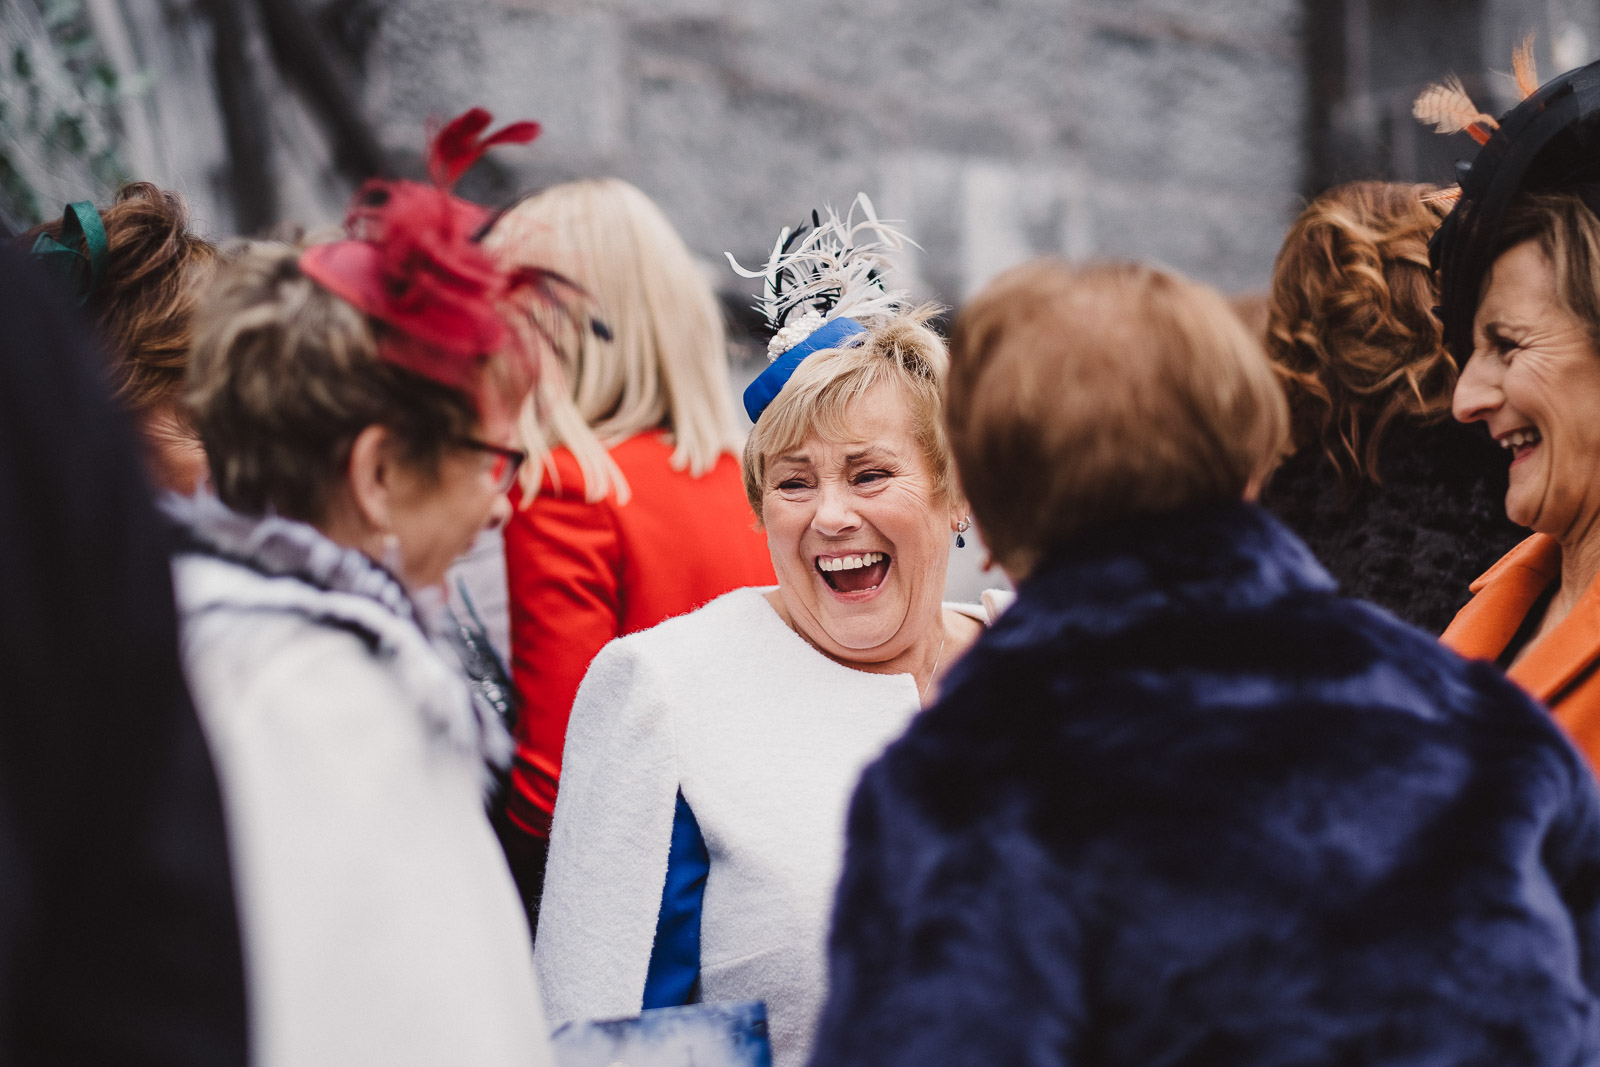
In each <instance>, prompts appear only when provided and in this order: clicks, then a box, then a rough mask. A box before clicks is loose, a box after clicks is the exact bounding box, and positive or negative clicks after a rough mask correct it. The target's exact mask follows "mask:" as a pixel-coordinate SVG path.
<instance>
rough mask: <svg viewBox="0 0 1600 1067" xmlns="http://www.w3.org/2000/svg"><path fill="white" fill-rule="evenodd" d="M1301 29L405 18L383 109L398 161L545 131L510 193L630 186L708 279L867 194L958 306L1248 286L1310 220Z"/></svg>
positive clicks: (1242, 14) (1107, 17) (1295, 7)
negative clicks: (1156, 265)
mask: <svg viewBox="0 0 1600 1067" xmlns="http://www.w3.org/2000/svg"><path fill="white" fill-rule="evenodd" d="M1298 29H1299V4H1298V3H1296V2H1294V0H1201V2H1180V0H1123V2H1105V0H1098V2H1080V3H1074V2H1068V0H988V2H983V0H978V2H973V0H876V2H872V3H864V2H861V0H748V2H744V3H734V2H731V0H600V2H593V3H578V2H576V0H455V2H446V0H396V2H394V3H391V4H389V5H387V6H386V7H385V10H384V14H383V19H382V23H381V28H380V31H379V34H378V37H377V41H376V44H375V46H374V48H373V50H372V53H371V54H370V55H369V57H368V79H367V83H366V85H367V97H366V101H365V103H366V105H367V107H368V109H369V111H370V112H371V113H372V114H373V115H374V116H375V117H377V118H378V120H379V121H380V123H381V129H382V132H383V136H384V138H385V140H386V142H387V143H389V144H390V145H391V146H393V147H394V148H395V149H396V150H397V151H398V152H402V153H403V152H404V151H405V149H406V147H407V145H409V144H415V143H416V141H417V138H418V129H419V126H420V124H421V122H422V121H423V119H425V118H426V117H427V116H429V115H440V114H448V113H451V112H453V111H456V110H459V109H460V108H463V107H465V106H467V105H468V104H470V103H479V102H481V103H484V104H486V105H487V106H489V107H490V108H491V109H493V110H496V111H497V113H499V114H501V115H502V116H503V117H508V118H509V117H512V116H520V115H532V116H535V117H537V118H539V119H540V121H542V122H543V123H544V124H545V127H546V136H545V138H544V139H543V140H541V141H540V142H539V144H538V145H536V146H535V147H534V148H533V149H532V150H531V151H528V152H517V153H512V152H507V153H502V154H501V164H500V165H501V166H502V168H503V169H504V171H505V178H504V184H505V185H506V186H507V187H509V186H530V185H534V186H536V185H539V184H543V183H545V182H548V181H553V180H559V179H562V178H567V177H571V176H576V175H585V174H603V173H615V174H620V175H622V176H623V177H626V178H628V179H630V180H632V181H634V182H636V183H637V184H639V185H640V186H641V187H642V188H644V189H645V190H646V191H647V192H649V193H650V194H651V195H652V196H654V197H656V198H657V199H658V200H659V201H660V202H661V203H662V205H663V207H664V208H665V209H666V210H667V213H668V214H669V215H670V216H671V217H672V219H673V220H674V222H675V223H676V224H677V225H678V226H679V228H680V229H681V230H682V231H683V232H684V235H685V237H686V238H687V239H688V240H689V242H690V244H691V246H692V247H693V248H694V249H695V250H696V251H697V252H698V253H700V254H701V255H702V256H703V257H705V259H706V260H707V261H708V263H713V264H715V263H718V262H720V260H721V258H722V257H721V253H722V252H723V251H732V252H733V253H734V254H735V255H737V256H739V257H740V259H741V260H744V261H750V260H756V259H759V258H760V257H762V256H763V255H764V254H765V252H766V250H767V248H768V247H769V244H770V241H771V239H772V237H773V235H775V234H776V232H777V230H778V228H779V227H780V226H782V225H784V224H786V223H792V222H793V221H795V220H797V219H799V218H801V217H803V215H804V213H805V212H806V211H808V210H809V209H810V208H811V207H812V206H814V205H820V204H823V203H833V204H839V205H843V204H845V203H847V202H848V201H849V200H850V199H851V197H852V196H853V195H854V194H855V192H856V191H857V190H858V189H862V190H866V191H867V192H868V193H869V194H871V195H872V196H873V197H874V199H875V201H876V203H877V206H878V208H879V211H880V212H881V213H882V214H884V215H885V216H888V217H894V218H899V219H903V220H904V221H905V222H906V225H907V229H908V230H909V231H910V232H911V233H912V235H913V236H914V237H916V238H917V240H918V241H919V242H920V243H921V244H922V246H923V251H922V252H921V253H920V254H918V255H916V256H914V257H912V259H910V260H909V261H908V262H907V264H906V269H905V271H904V274H903V277H902V279H900V280H901V281H902V282H904V283H907V284H910V285H911V286H912V287H913V288H914V289H915V290H916V291H917V293H918V294H919V295H921V296H927V297H931V298H937V299H940V300H943V301H945V302H947V303H951V302H955V301H958V300H960V299H961V298H963V297H965V296H967V295H970V294H971V292H972V291H973V290H974V289H975V288H977V287H978V286H980V285H982V283H983V282H985V281H987V280H988V279H989V278H991V277H993V276H994V274H996V273H997V272H999V271H1000V270H1003V269H1004V268H1006V267H1008V266H1011V265H1013V264H1014V263H1016V262H1019V261H1021V260H1023V259H1026V258H1029V257H1031V256H1035V255H1040V254H1056V255H1068V256H1084V255H1088V254H1092V253H1095V252H1111V253H1116V254H1120V255H1135V256H1153V257H1157V258H1161V259H1164V260H1166V261H1167V262H1169V263H1171V264H1173V265H1175V266H1178V267H1181V268H1183V269H1186V270H1189V271H1191V272H1194V273H1196V274H1198V275H1199V276H1200V277H1202V278H1204V279H1205V280H1208V281H1212V282H1214V283H1216V284H1219V285H1222V286H1225V287H1228V288H1251V287H1258V286H1260V285H1262V284H1263V283H1264V282H1265V280H1266V278H1267V275H1268V272H1269V270H1270V267H1271V262H1272V257H1273V254H1274V253H1275V251H1276V247H1277V241H1278V238H1279V236H1280V235H1281V231H1282V227H1283V225H1284V224H1285V223H1286V222H1287V220H1288V218H1289V217H1290V215H1291V214H1292V212H1293V211H1294V209H1295V207H1296V205H1297V199H1296V193H1297V190H1298V188H1299V183H1300V179H1301V174H1300V166H1301V159H1302V155H1303V146H1302V144H1301V140H1300V137H1299V129H1300V122H1301V115H1302V111H1303V107H1304V97H1303V88H1302V82H1303V78H1302V72H1301V65H1300V59H1299V52H1298V47H1299V42H1298V37H1297V34H1298ZM721 279H722V285H723V286H724V288H725V289H726V290H728V291H729V293H730V295H731V296H732V299H734V300H735V301H738V300H739V299H741V297H740V296H738V295H733V294H737V293H738V292H739V290H740V288H741V286H742V285H743V284H744V283H742V282H741V281H740V280H739V279H737V278H736V277H735V276H734V275H733V274H732V273H731V272H726V271H724V272H723V273H722V274H721Z"/></svg>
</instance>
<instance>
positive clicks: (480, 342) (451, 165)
mask: <svg viewBox="0 0 1600 1067" xmlns="http://www.w3.org/2000/svg"><path fill="white" fill-rule="evenodd" d="M491 118H492V117H491V116H490V114H489V112H487V111H485V110H483V109H482V108H473V109H472V110H471V111H468V112H466V113H465V114H463V115H461V116H459V117H457V118H455V119H452V120H451V121H450V122H448V123H446V124H445V126H444V127H443V128H442V129H440V130H439V131H438V132H437V133H436V134H434V136H433V138H432V141H431V143H430V145H429V148H428V174H429V177H430V178H431V179H432V184H431V185H425V184H422V183H420V182H413V181H404V180H396V181H389V180H382V179H373V180H371V181H368V182H367V183H366V184H365V185H363V186H362V187H361V188H360V189H359V190H358V191H357V192H356V195H355V198H354V200H353V201H352V202H351V206H350V211H349V214H348V215H347V216H346V218H345V229H346V231H347V232H348V233H349V238H348V239H347V240H343V241H335V242H332V243H330V244H322V245H313V246H312V247H310V248H308V249H306V251H305V252H304V253H303V254H302V255H301V256H300V269H301V270H303V271H304V272H305V273H306V275H307V276H308V277H310V278H312V279H313V280H314V281H316V282H317V283H318V284H320V285H321V286H323V287H324V288H325V289H327V290H328V291H329V292H331V293H333V294H334V295H335V296H338V297H340V298H342V299H344V300H346V301H348V302H349V303H351V304H353V305H354V306H355V307H356V308H358V309H360V310H361V311H362V312H364V313H366V314H367V315H368V316H369V317H371V318H373V319H375V320H377V321H378V322H380V323H382V324H384V325H385V326H386V327H388V328H389V329H387V330H385V331H382V333H381V335H380V337H379V344H378V352H379V355H380V356H381V357H382V358H383V359H386V360H388V361H389V362H391V363H395V364H398V365H399V366H402V367H404V368H406V369H407V370H409V371H412V372H413V373H416V374H420V375H422V376H423V377H425V378H429V379H431V380H433V381H435V382H438V383H439V384H441V385H445V386H449V387H450V388H452V389H459V390H461V391H463V392H465V393H467V394H469V395H471V396H472V397H474V399H475V400H476V401H477V404H478V412H479V415H480V416H481V417H484V418H488V417H489V415H490V414H491V411H490V410H486V409H494V408H495V407H496V406H497V402H499V403H504V404H506V405H508V406H509V407H510V408H511V410H512V411H514V410H515V406H516V405H517V404H518V403H520V401H521V398H522V396H523V395H525V394H526V393H527V391H528V389H529V388H530V387H531V386H532V384H533V381H534V377H535V375H536V373H537V369H538V354H539V353H538V349H539V348H540V347H541V345H540V343H539V342H540V341H548V335H543V331H542V330H540V329H539V327H538V325H537V322H536V321H535V320H534V319H533V318H532V317H530V316H529V315H528V311H529V310H530V309H531V306H532V304H533V303H536V302H543V303H547V304H552V305H555V306H557V307H558V308H560V309H561V310H562V311H563V312H564V311H565V310H566V308H565V300H564V299H563V297H572V296H576V295H579V293H580V290H578V289H577V287H576V286H574V285H573V284H572V283H570V282H568V281H567V280H566V279H565V278H563V277H561V276H560V275H558V274H555V273H553V272H551V271H545V270H541V269H539V268H536V267H523V268H519V269H517V270H515V271H510V270H506V269H505V268H503V267H501V266H500V265H499V264H498V263H497V262H496V261H495V260H494V258H493V257H491V256H490V255H489V253H488V252H486V251H485V250H484V248H483V246H482V245H481V244H480V243H479V237H481V235H482V231H483V229H484V228H485V226H486V224H487V223H488V222H489V221H490V213H489V211H488V210H487V209H485V208H482V207H480V206H478V205H477V204H472V203H469V202H467V201H465V200H462V199H460V198H459V197H456V196H454V195H452V194H451V192H450V190H451V189H452V188H453V187H454V186H455V183H456V181H457V180H458V179H459V178H460V177H461V175H463V174H464V173H466V172H467V170H468V169H469V168H470V167H471V166H472V165H473V164H474V163H476V162H477V161H478V160H479V159H480V158H481V157H482V156H483V153H484V152H485V151H487V150H488V149H489V148H491V147H493V146H495V145H498V144H527V143H529V142H530V141H532V140H533V139H534V138H535V137H537V136H538V135H539V125H538V123H535V122H514V123H512V124H510V125H509V126H506V127H504V128H502V129H500V130H497V131H495V132H494V133H492V134H489V135H488V136H484V135H483V134H484V131H485V130H486V129H488V127H489V123H490V121H491ZM524 324H525V325H526V329H524V328H522V327H523V326H524ZM530 330H531V331H538V332H537V333H536V334H533V335H530V333H529V331H530ZM491 361H500V362H501V363H502V366H501V367H497V368H495V370H496V371H497V373H493V374H490V373H488V372H489V370H490V364H491ZM491 380H492V381H493V386H494V387H493V388H490V382H491Z"/></svg>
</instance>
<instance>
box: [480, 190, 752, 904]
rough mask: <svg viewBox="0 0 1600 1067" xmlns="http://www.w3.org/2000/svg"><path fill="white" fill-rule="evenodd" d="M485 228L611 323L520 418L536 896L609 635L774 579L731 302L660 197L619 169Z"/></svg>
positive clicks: (516, 781) (580, 343) (518, 865)
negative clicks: (746, 430)
mask: <svg viewBox="0 0 1600 1067" xmlns="http://www.w3.org/2000/svg"><path fill="white" fill-rule="evenodd" d="M487 243H488V244H489V246H490V247H491V248H494V249H496V250H497V251H498V252H499V254H500V255H501V256H502V258H504V259H507V260H509V261H511V262H513V263H514V262H517V261H518V260H519V259H520V258H521V254H522V253H524V252H526V253H527V255H529V256H533V255H535V254H537V255H538V256H539V257H540V261H541V262H546V263H552V264H553V265H556V266H558V267H559V268H560V269H562V270H563V271H565V272H566V273H567V274H568V276H569V277H571V278H572V279H573V280H574V281H576V282H577V283H578V284H580V285H582V286H583V287H584V288H585V289H586V290H588V292H589V294H590V295H591V296H592V297H593V298H594V301H595V304H596V306H597V307H598V308H599V309H600V313H601V314H602V315H603V316H604V318H605V322H606V325H607V327H608V328H607V329H606V330H605V331H604V333H605V334H608V335H609V337H606V336H598V335H596V334H594V333H589V332H585V333H584V335H583V336H581V337H575V338H572V339H571V340H572V341H573V344H572V345H570V346H569V347H568V349H567V350H568V351H576V352H577V355H576V357H575V358H574V359H573V361H572V362H571V364H570V365H569V366H568V367H567V368H566V369H565V371H564V372H562V371H555V372H553V373H547V374H546V375H545V377H544V379H543V380H542V381H541V383H540V387H539V396H538V405H539V413H538V414H539V418H538V419H534V418H533V417H531V416H532V409H531V408H530V411H529V413H528V417H525V418H524V420H523V437H524V443H525V445H526V447H527V448H528V451H529V453H530V456H531V458H532V459H533V460H534V462H531V463H529V464H527V466H526V467H525V468H524V471H525V474H524V481H523V483H522V485H521V487H520V493H519V494H517V500H516V503H517V504H518V507H517V508H516V510H515V512H514V513H513V516H512V518H511V520H510V522H509V523H508V524H507V526H506V529H505V552H506V580H507V587H508V595H509V607H510V615H511V666H512V680H513V683H514V685H515V687H516V690H517V694H518V696H519V698H520V701H521V714H520V718H519V721H518V727H517V752H516V757H515V760H514V763H513V766H512V774H511V784H512V785H511V793H510V799H509V803H508V811H507V812H506V814H507V816H508V821H509V822H510V824H511V830H512V836H513V837H514V838H519V839H520V841H517V840H513V841H510V842H507V850H508V853H509V854H510V856H511V859H512V865H513V868H514V869H515V870H516V872H517V875H518V882H519V884H521V886H522V888H523V891H524V895H525V896H527V897H528V898H530V902H531V900H533V899H536V898H537V892H538V885H539V883H540V882H541V881H542V870H543V855H544V849H545V845H546V842H547V840H548V837H549V833H550V815H551V812H552V811H553V810H554V809H555V800H556V789H557V785H558V783H559V781H560V775H561V751H562V746H563V743H564V741H565V738H566V732H567V717H568V715H569V714H570V713H571V711H572V702H573V699H574V697H575V696H576V695H577V691H578V684H579V683H580V682H581V681H582V680H583V676H584V673H585V672H586V671H587V670H588V668H589V662H590V660H592V659H593V658H594V656H595V654H596V653H597V652H599V651H600V649H601V647H602V646H603V645H605V644H606V642H608V641H610V640H612V639H613V638H616V637H621V636H623V635H625V634H630V633H634V632H635V631H638V630H645V629H648V628H650V627H652V626H654V625H656V624H657V623H659V622H662V621H664V620H666V619H669V618H671V617H672V616H674V615H681V614H684V613H686V612H689V611H692V610H694V609H695V608H697V607H699V606H700V605H702V604H704V603H706V602H707V601H710V600H712V599H714V598H716V597H718V596H720V595H722V594H723V593H726V592H728V591H730V590H733V589H737V588H741V587H743V586H750V585H770V584H772V583H773V582H774V580H775V579H774V577H773V572H772V561H771V557H770V555H769V554H768V552H767V544H766V539H765V538H764V537H763V536H761V535H760V534H759V533H758V532H757V531H756V528H755V517H754V516H753V515H752V514H751V512H750V507H749V504H748V503H746V501H745V495H744V483H743V479H742V475H741V474H740V470H739V462H738V459H737V458H736V457H737V451H738V449H739V448H740V447H741V445H742V443H743V434H742V433H741V431H740V426H739V422H738V417H737V415H736V414H735V411H734V405H733V394H732V389H731V386H730V384H729V379H728V356H727V347H726V341H725V338H724V334H723V326H722V314H721V309H720V308H719V307H718V305H717V302H716V297H715V295H714V294H713V293H712V291H711V286H710V285H709V283H708V282H707V281H706V280H705V278H704V276H703V274H702V273H701V271H700V268H699V266H698V265H697V264H696V263H695V260H694V258H693V256H692V255H691V254H690V252H689V250H688V248H686V247H685V246H684V243H683V241H682V239H681V238H679V236H678V234H677V233H676V232H675V231H674V230H673V228H672V224H671V223H670V222H669V221H668V220H667V218H666V216H665V215H663V214H662V212H661V210H660V209H659V208H658V207H657V206H656V205H655V204H654V203H652V202H651V200H650V199H649V198H648V197H646V196H645V195H644V194H643V193H642V192H640V191H639V190H638V189H636V188H634V187H633V186H632V185H629V184H628V183H626V182H623V181H620V180H617V179H614V178H613V179H602V180H591V181H578V182H570V183H567V184H564V185H558V186H554V187H552V188H550V189H547V190H545V191H544V192H542V193H540V194H538V195H536V196H533V197H531V198H529V199H527V200H524V201H523V202H521V203H520V204H518V205H517V206H516V207H514V208H512V209H511V210H510V211H508V212H507V213H506V215H505V216H504V217H503V218H502V219H501V220H500V221H499V222H498V223H497V224H496V225H495V228H494V230H493V231H492V233H491V234H490V236H489V238H488V241H487ZM548 325H549V327H550V328H552V329H562V328H563V326H564V324H563V323H561V322H553V323H550V324H548ZM519 844H520V846H521V847H519Z"/></svg>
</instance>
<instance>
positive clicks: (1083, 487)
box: [945, 260, 1289, 574]
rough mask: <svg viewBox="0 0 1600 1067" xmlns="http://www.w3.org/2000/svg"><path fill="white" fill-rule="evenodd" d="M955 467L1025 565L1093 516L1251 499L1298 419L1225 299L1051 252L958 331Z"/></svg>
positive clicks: (988, 528) (1001, 555)
mask: <svg viewBox="0 0 1600 1067" xmlns="http://www.w3.org/2000/svg"><path fill="white" fill-rule="evenodd" d="M945 411H946V418H947V419H948V420H949V428H950V442H951V447H952V449H953V450H954V452H955V459H956V466H957V468H958V469H959V470H960V473H961V478H962V484H963V485H964V486H965V488H966V493H967V500H968V502H969V503H970V504H971V506H972V512H973V515H974V516H975V517H976V518H977V520H978V524H979V525H980V526H981V527H982V532H983V537H984V541H985V543H986V544H987V545H988V546H989V549H990V551H991V552H993V553H994V557H995V559H996V560H997V561H999V562H1000V564H1001V565H1002V566H1004V567H1005V568H1006V569H1007V571H1009V572H1010V573H1012V574H1025V573H1027V572H1028V571H1029V570H1031V569H1032V568H1033V566H1034V564H1035V563H1036V562H1037V561H1038V559H1039V558H1040V556H1042V555H1043V554H1044V553H1045V552H1046V551H1048V550H1049V549H1050V548H1051V546H1053V545H1055V544H1057V543H1059V542H1061V541H1063V540H1065V539H1067V538H1069V537H1071V536H1072V535H1073V534H1074V533H1077V532H1078V531H1080V530H1082V529H1084V528H1086V527H1089V526H1091V525H1094V524H1097V523H1101V522H1106V521H1108V520H1112V519H1116V518H1120V517H1123V516H1128V515H1136V514H1151V513H1158V512H1163V511H1170V510H1173V509H1176V508H1180V507H1184V506H1186V505H1189V504H1196V503H1200V502H1202V501H1205V500H1211V499H1235V500H1237V499H1239V498H1241V497H1242V496H1243V495H1244V493H1245V491H1246V489H1247V488H1248V487H1249V486H1251V485H1252V484H1255V483H1259V481H1260V480H1261V479H1263V478H1265V477H1266V475H1267V474H1268V473H1269V472H1270V471H1271V469H1272V467H1273V465H1274V464H1275V463H1276V462H1277V459H1278V456H1279V454H1280V452H1281V450H1282V448H1283V445H1284V442H1285V440H1286V439H1287V437H1288V428H1289V413H1288V406H1287V404H1286V403H1285V402H1284V398H1283V391H1282V390H1281V389H1280V388H1279V386H1278V383H1277V381H1276V379H1275V378H1274V377H1273V373H1272V368H1271V366H1270V365H1269V364H1268V362H1267V358H1266V355H1265V353H1263V352H1262V350H1261V344H1260V342H1259V341H1257V340H1256V339H1255V338H1254V337H1253V336H1251V334H1250V332H1249V330H1248V329H1247V328H1246V327H1245V325H1244V323H1243V322H1241V321H1240V320H1239V317H1238V316H1237V315H1236V314H1235V313H1234V312H1233V310H1232V309H1231V308H1230V307H1229V306H1228V304H1227V302H1226V301H1225V300H1224V299H1223V298H1222V296H1221V295H1220V294H1218V293H1217V292H1215V291H1214V290H1212V289H1210V288H1208V287H1207V286H1204V285H1200V284H1198V283H1196V282H1192V281H1189V280H1188V279H1186V278H1184V277H1182V276H1181V275H1178V274H1176V273H1172V272H1169V271H1166V270H1161V269H1158V268H1155V267H1149V266H1143V265H1140V264H1134V263H1114V262H1113V263H1091V264H1087V265H1083V266H1075V265H1071V264H1068V263H1064V262H1060V261H1051V260H1044V261H1039V262H1034V263H1029V264H1025V265H1024V266H1021V267H1017V268H1015V269H1014V270H1011V271H1008V272H1007V273H1005V274H1003V275H1001V276H1000V277H999V278H998V279H996V280H995V281H994V282H993V283H992V284H990V285H989V287H988V288H987V289H985V290H984V291H983V292H982V293H980V294H979V295H978V296H977V297H975V298H974V299H973V300H972V302H971V303H969V304H968V305H967V306H966V307H965V308H963V309H962V312H961V315H960V317H959V318H958V319H957V320H956V324H955V329H954V330H952V331H951V334H950V387H949V392H948V396H947V398H946V409H945Z"/></svg>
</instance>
